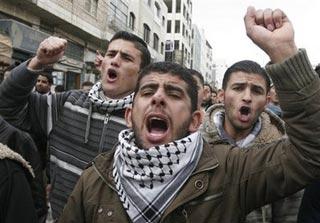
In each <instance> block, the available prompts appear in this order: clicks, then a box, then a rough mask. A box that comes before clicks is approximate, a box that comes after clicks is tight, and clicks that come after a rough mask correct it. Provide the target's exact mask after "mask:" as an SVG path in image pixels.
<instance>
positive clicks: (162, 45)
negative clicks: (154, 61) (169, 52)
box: [161, 42, 164, 54]
mask: <svg viewBox="0 0 320 223" xmlns="http://www.w3.org/2000/svg"><path fill="white" fill-rule="evenodd" d="M163 48H164V44H163V42H161V54H163Z"/></svg>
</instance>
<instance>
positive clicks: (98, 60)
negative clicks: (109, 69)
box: [94, 50, 103, 72]
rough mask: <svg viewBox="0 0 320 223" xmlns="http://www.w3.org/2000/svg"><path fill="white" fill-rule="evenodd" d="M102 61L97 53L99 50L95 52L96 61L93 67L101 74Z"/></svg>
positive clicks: (101, 57)
mask: <svg viewBox="0 0 320 223" xmlns="http://www.w3.org/2000/svg"><path fill="white" fill-rule="evenodd" d="M102 61H103V56H102V55H101V53H100V52H99V50H97V51H96V59H95V60H94V65H95V66H96V68H97V69H98V70H99V71H100V72H101V65H102Z"/></svg>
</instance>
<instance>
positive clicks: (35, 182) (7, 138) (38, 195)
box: [0, 116, 47, 219]
mask: <svg viewBox="0 0 320 223" xmlns="http://www.w3.org/2000/svg"><path fill="white" fill-rule="evenodd" d="M0 143H2V144H5V145H7V146H8V147H9V148H11V149H12V150H13V151H14V152H16V153H18V154H20V155H21V156H22V157H23V158H24V159H25V160H26V161H27V162H29V163H30V165H31V167H32V169H33V171H34V173H35V177H34V178H32V179H31V180H30V186H31V192H32V197H33V201H34V207H35V208H36V211H37V215H38V217H39V219H41V218H43V217H44V216H46V213H47V201H46V194H45V186H44V182H43V172H42V168H41V163H40V158H39V154H38V152H37V148H36V146H35V144H34V142H33V140H32V138H31V137H30V136H29V135H28V134H27V133H25V132H23V131H21V130H19V129H17V128H15V127H13V126H12V125H10V124H9V123H7V122H6V121H5V120H3V119H2V117H1V116H0Z"/></svg>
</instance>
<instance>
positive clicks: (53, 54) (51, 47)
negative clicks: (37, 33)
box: [28, 36, 67, 70]
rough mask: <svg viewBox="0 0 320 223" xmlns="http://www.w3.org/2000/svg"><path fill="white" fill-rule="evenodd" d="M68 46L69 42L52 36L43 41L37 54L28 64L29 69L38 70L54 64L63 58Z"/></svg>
mask: <svg viewBox="0 0 320 223" xmlns="http://www.w3.org/2000/svg"><path fill="white" fill-rule="evenodd" d="M66 46H67V40H65V39H62V38H59V37H54V36H50V37H49V38H47V39H45V40H43V41H42V42H41V43H40V45H39V48H38V50H37V54H36V56H35V57H34V58H32V59H31V61H30V63H29V64H28V68H29V69H33V70H37V69H41V68H43V67H45V66H47V65H50V64H54V63H56V62H58V61H59V59H61V58H62V56H63V54H64V51H65V49H66Z"/></svg>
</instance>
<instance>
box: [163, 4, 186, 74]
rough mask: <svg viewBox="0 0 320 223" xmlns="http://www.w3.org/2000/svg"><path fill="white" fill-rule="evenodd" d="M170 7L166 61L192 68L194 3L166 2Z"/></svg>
mask: <svg viewBox="0 0 320 223" xmlns="http://www.w3.org/2000/svg"><path fill="white" fill-rule="evenodd" d="M164 2H165V4H166V5H167V7H168V20H167V38H166V53H165V54H166V57H165V59H166V61H173V62H176V63H179V64H181V65H183V66H185V67H188V68H190V67H191V30H192V29H191V28H192V1H191V0H165V1H164Z"/></svg>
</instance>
